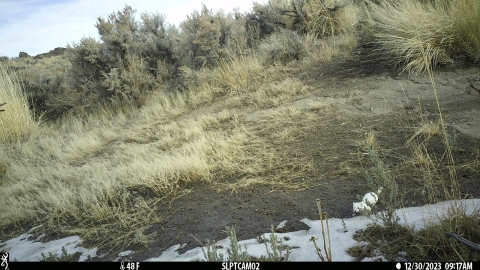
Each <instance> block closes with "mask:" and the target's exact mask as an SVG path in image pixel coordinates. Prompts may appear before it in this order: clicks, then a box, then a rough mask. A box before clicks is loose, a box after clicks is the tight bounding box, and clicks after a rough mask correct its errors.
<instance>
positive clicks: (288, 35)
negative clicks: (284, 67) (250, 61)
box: [259, 29, 306, 65]
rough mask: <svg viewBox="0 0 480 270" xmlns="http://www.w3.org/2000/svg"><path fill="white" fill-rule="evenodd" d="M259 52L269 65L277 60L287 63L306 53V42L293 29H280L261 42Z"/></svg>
mask: <svg viewBox="0 0 480 270" xmlns="http://www.w3.org/2000/svg"><path fill="white" fill-rule="evenodd" d="M259 53H260V55H261V57H262V60H263V61H264V63H265V64H267V65H269V64H272V63H275V62H279V63H282V64H285V63H287V62H290V61H293V60H299V59H301V57H302V56H303V55H305V54H306V48H305V42H304V41H303V40H302V38H301V37H300V36H299V35H297V34H296V33H294V32H293V31H291V30H288V29H280V30H279V31H278V32H277V33H275V34H273V35H271V36H269V37H268V38H267V39H266V40H265V41H264V42H262V43H261V44H260V47H259Z"/></svg>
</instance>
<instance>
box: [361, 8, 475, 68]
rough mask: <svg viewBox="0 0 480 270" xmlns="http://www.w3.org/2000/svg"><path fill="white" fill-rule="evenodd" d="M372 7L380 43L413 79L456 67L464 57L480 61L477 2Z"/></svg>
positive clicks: (377, 37)
mask: <svg viewBox="0 0 480 270" xmlns="http://www.w3.org/2000/svg"><path fill="white" fill-rule="evenodd" d="M369 7H370V11H371V13H372V17H373V19H374V21H375V28H376V31H374V37H375V39H376V41H377V42H378V43H379V44H380V45H381V46H382V47H383V48H384V49H385V50H386V51H387V52H389V53H391V54H393V55H395V57H396V61H397V62H398V63H400V64H403V65H404V67H403V69H404V71H408V72H409V73H410V74H411V75H414V76H417V75H420V74H422V73H424V72H426V71H427V69H428V67H429V66H432V67H435V66H437V65H440V64H448V63H452V62H453V60H454V59H455V58H456V57H458V56H461V55H467V56H468V57H470V58H473V59H474V60H478V59H479V54H480V53H479V51H480V35H479V33H480V16H479V11H480V2H479V1H477V0H448V1H447V0H433V1H417V0H398V1H384V2H382V3H381V4H380V5H375V4H371V5H369Z"/></svg>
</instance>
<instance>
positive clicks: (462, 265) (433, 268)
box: [397, 262, 473, 270]
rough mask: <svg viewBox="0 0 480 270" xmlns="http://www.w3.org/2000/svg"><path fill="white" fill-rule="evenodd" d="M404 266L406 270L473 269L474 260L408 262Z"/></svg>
mask: <svg viewBox="0 0 480 270" xmlns="http://www.w3.org/2000/svg"><path fill="white" fill-rule="evenodd" d="M403 266H404V269H405V270H473V263H472V262H450V263H449V262H446V263H439V262H418V263H416V262H408V263H403ZM397 268H398V269H400V268H399V267H398V265H397Z"/></svg>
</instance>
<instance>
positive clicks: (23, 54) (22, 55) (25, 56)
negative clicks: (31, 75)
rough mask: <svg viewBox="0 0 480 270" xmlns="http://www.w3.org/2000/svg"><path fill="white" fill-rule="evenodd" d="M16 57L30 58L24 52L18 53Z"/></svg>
mask: <svg viewBox="0 0 480 270" xmlns="http://www.w3.org/2000/svg"><path fill="white" fill-rule="evenodd" d="M18 57H19V58H27V57H31V56H30V55H28V53H26V52H20V53H19V54H18Z"/></svg>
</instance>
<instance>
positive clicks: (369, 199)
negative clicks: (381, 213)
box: [353, 187, 383, 213]
mask: <svg viewBox="0 0 480 270" xmlns="http://www.w3.org/2000/svg"><path fill="white" fill-rule="evenodd" d="M382 189H383V188H381V187H380V188H379V189H378V191H377V193H375V192H368V193H367V194H365V196H363V200H362V201H361V202H357V203H355V202H354V203H353V213H360V212H361V211H362V210H364V209H365V210H368V211H370V210H372V209H371V207H370V205H375V204H376V203H377V201H378V195H380V193H381V192H382Z"/></svg>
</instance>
